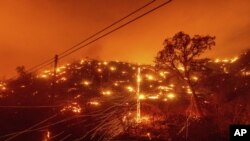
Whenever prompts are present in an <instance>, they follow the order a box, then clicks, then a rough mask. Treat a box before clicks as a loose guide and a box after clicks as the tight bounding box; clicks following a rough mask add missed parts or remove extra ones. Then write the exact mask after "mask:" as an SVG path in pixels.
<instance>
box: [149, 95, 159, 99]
mask: <svg viewBox="0 0 250 141" xmlns="http://www.w3.org/2000/svg"><path fill="white" fill-rule="evenodd" d="M148 99H152V100H156V99H159V96H158V95H155V96H149V97H148Z"/></svg>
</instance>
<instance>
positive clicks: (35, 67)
mask: <svg viewBox="0 0 250 141" xmlns="http://www.w3.org/2000/svg"><path fill="white" fill-rule="evenodd" d="M155 1H156V0H151V1H150V2H149V3H147V4H145V5H143V6H142V7H140V8H138V9H136V10H135V11H133V12H131V13H129V14H128V15H126V16H124V17H122V18H121V19H119V20H117V21H115V22H114V23H112V24H111V25H109V26H107V27H105V28H103V29H102V30H100V31H98V32H96V33H94V34H92V35H90V36H89V37H87V38H86V39H84V40H82V41H81V42H79V43H77V44H75V45H74V46H72V47H70V48H68V49H66V50H65V51H63V52H61V53H60V54H59V55H63V54H65V53H67V52H68V51H70V50H72V49H74V48H76V47H77V46H79V45H81V44H82V43H84V42H86V41H88V40H90V39H91V38H93V37H95V36H96V35H98V34H100V33H102V32H104V31H105V30H107V29H109V28H111V27H113V26H114V25H116V24H118V23H120V22H121V21H123V20H125V19H126V18H128V17H130V16H132V15H134V14H136V13H137V12H139V11H141V10H142V9H144V8H146V7H147V6H149V5H150V4H152V3H153V2H155ZM53 59H54V58H51V59H48V60H45V61H43V62H42V63H40V64H38V65H35V66H33V67H31V68H30V69H28V71H30V72H32V71H33V70H37V68H39V69H40V68H42V67H44V66H47V65H49V64H51V63H52V62H53ZM41 66H42V67H41Z"/></svg>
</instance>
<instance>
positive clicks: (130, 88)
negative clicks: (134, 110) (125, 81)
mask: <svg viewBox="0 0 250 141" xmlns="http://www.w3.org/2000/svg"><path fill="white" fill-rule="evenodd" d="M127 89H128V91H129V92H134V91H135V90H134V88H133V87H131V86H128V87H127Z"/></svg>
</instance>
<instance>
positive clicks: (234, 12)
mask: <svg viewBox="0 0 250 141" xmlns="http://www.w3.org/2000/svg"><path fill="white" fill-rule="evenodd" d="M147 2H148V0H88V1H87V0H1V1H0V60H1V61H0V66H1V67H0V79H2V78H4V77H10V76H13V75H14V74H15V68H16V66H19V65H25V66H26V67H27V68H29V67H31V66H33V65H36V64H38V63H40V62H42V61H44V60H46V59H48V58H51V57H53V56H54V54H56V53H60V52H62V51H64V50H65V49H67V48H69V47H71V46H73V45H74V44H76V43H78V42H80V41H81V40H82V39H84V38H86V37H88V36H89V35H90V34H92V33H94V32H96V31H98V30H100V29H102V28H104V27H105V26H107V25H109V24H111V23H112V22H114V21H116V20H118V19H119V18H121V17H122V16H125V15H126V14H128V13H129V12H131V11H133V10H135V9H136V8H138V7H140V6H142V5H144V4H145V3H147ZM161 2H163V1H162V0H160V1H157V2H156V3H155V4H159V3H161ZM249 13H250V1H249V0H173V1H172V2H171V3H170V4H169V5H167V6H165V7H163V8H161V9H159V10H157V11H155V12H153V13H151V14H150V15H147V16H146V17H144V18H143V19H140V20H138V21H136V22H134V23H132V24H130V25H129V26H126V27H125V28H123V29H121V30H119V31H117V32H115V33H113V34H111V35H109V36H107V37H105V38H103V39H101V40H99V41H98V42H96V43H94V44H92V45H90V46H88V47H86V48H84V49H82V50H81V51H79V52H77V53H75V54H73V55H71V56H69V57H67V58H65V59H64V60H62V61H61V62H60V63H63V62H71V61H73V60H77V59H79V58H81V57H86V56H89V57H91V58H97V59H105V60H112V59H113V60H123V61H130V62H140V63H152V61H153V58H154V56H155V55H156V53H157V51H158V50H160V49H161V48H162V47H163V46H162V42H163V40H164V39H165V38H167V37H171V36H173V35H174V34H175V33H176V32H178V31H184V32H185V33H188V34H191V35H194V34H203V35H206V34H209V35H214V36H216V46H215V47H214V49H213V50H212V51H209V52H208V53H207V54H206V56H208V57H220V58H224V57H233V56H235V55H237V54H239V53H240V52H241V51H242V50H243V49H246V48H249V45H250V43H249V41H250V28H249V27H250V17H249Z"/></svg>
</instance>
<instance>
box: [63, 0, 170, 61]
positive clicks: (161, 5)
mask: <svg viewBox="0 0 250 141" xmlns="http://www.w3.org/2000/svg"><path fill="white" fill-rule="evenodd" d="M171 1H172V0H169V1H167V2H164V3H162V4H160V5H159V6H157V7H155V8H153V9H151V10H149V11H147V12H145V13H144V14H142V15H140V16H138V17H136V18H134V19H132V20H130V21H128V22H126V23H125V24H122V25H120V26H118V27H117V28H115V29H113V30H111V31H109V32H107V33H105V34H103V35H102V36H100V37H98V38H96V39H94V40H92V41H90V42H88V43H86V44H85V45H83V46H80V47H78V48H76V49H74V50H72V51H70V52H69V53H67V54H65V55H63V56H59V59H62V58H65V57H67V56H68V55H70V54H72V53H74V52H76V51H78V50H80V49H81V48H83V47H86V46H88V45H89V44H91V43H93V42H96V41H97V40H99V39H101V38H103V37H105V36H107V35H109V34H111V33H113V32H115V31H117V30H119V29H120V28H123V27H125V26H127V25H128V24H130V23H132V22H134V21H136V20H138V19H140V18H142V17H144V16H146V15H147V14H149V13H151V12H153V11H155V10H157V9H159V8H161V7H163V6H164V5H166V4H168V3H170V2H171Z"/></svg>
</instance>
